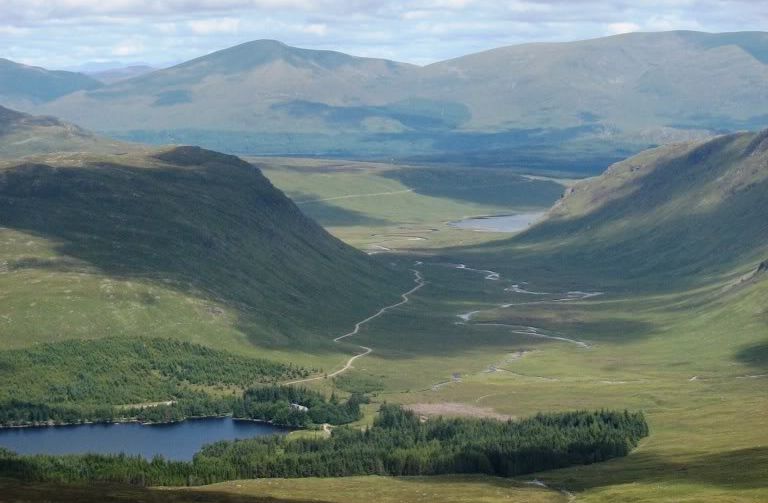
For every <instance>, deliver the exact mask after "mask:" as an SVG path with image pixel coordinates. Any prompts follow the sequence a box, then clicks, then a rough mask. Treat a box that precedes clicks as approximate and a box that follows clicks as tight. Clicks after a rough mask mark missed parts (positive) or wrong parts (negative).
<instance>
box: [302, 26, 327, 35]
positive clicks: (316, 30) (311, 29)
mask: <svg viewBox="0 0 768 503" xmlns="http://www.w3.org/2000/svg"><path fill="white" fill-rule="evenodd" d="M300 30H301V31H302V32H304V33H309V34H312V35H317V36H319V37H324V36H325V35H327V34H328V25H327V24H324V23H312V24H308V25H305V26H302V27H301V28H300Z"/></svg>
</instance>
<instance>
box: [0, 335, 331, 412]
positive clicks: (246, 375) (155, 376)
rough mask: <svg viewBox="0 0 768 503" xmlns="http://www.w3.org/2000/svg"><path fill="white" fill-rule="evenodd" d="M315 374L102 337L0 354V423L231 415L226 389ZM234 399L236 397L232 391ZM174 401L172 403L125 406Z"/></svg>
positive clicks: (178, 345)
mask: <svg viewBox="0 0 768 503" xmlns="http://www.w3.org/2000/svg"><path fill="white" fill-rule="evenodd" d="M314 372H317V370H316V369H306V368H302V367H298V366H295V365H292V364H283V363H278V362H274V361H270V360H266V359H262V358H251V357H246V356H242V355H236V354H233V353H229V352H226V351H220V350H216V349H211V348H208V347H205V346H201V345H198V344H191V343H188V342H183V341H177V340H173V339H159V338H149V337H147V338H144V337H137V338H130V337H108V338H103V339H98V340H87V341H84V340H71V341H62V342H56V343H48V344H40V345H37V346H34V347H31V348H25V349H16V350H9V351H0V425H4V426H10V425H29V424H39V423H48V422H53V423H78V422H85V421H89V422H111V421H114V420H119V419H125V418H133V419H137V420H140V421H171V420H179V419H182V418H183V417H190V416H204V415H219V414H221V413H231V412H232V407H233V405H232V403H231V402H232V400H229V399H225V398H214V397H213V396H212V395H209V394H208V393H205V392H203V391H202V390H204V389H205V390H212V391H213V390H215V391H217V393H216V395H217V396H221V395H222V394H223V393H221V392H223V391H225V390H229V389H231V388H240V389H247V388H249V387H252V386H255V385H275V384H276V383H279V382H280V381H286V380H293V379H299V378H302V377H306V376H308V375H309V374H310V373H314ZM233 398H235V397H234V396H233ZM165 401H174V402H176V405H174V406H173V407H165V408H164V407H159V408H144V409H142V408H134V409H130V408H129V407H126V405H129V404H139V403H147V402H165Z"/></svg>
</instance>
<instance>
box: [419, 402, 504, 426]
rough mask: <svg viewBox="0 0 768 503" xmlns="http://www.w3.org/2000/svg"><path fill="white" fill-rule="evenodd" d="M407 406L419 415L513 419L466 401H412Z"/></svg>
mask: <svg viewBox="0 0 768 503" xmlns="http://www.w3.org/2000/svg"><path fill="white" fill-rule="evenodd" d="M407 408H408V409H409V410H412V411H413V412H415V413H416V414H419V415H421V416H426V417H430V416H449V417H450V416H452V417H487V418H491V419H498V420H500V421H506V420H508V419H514V416H508V415H506V414H499V413H498V412H496V411H495V410H493V409H492V408H490V407H478V406H476V405H469V404H466V403H457V402H441V403H414V404H411V405H408V406H407Z"/></svg>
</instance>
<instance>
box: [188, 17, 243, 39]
mask: <svg viewBox="0 0 768 503" xmlns="http://www.w3.org/2000/svg"><path fill="white" fill-rule="evenodd" d="M187 26H189V29H190V30H192V33H196V34H197V35H211V34H213V33H237V32H238V31H240V20H239V19H235V18H220V19H198V20H195V21H189V22H188V23H187Z"/></svg>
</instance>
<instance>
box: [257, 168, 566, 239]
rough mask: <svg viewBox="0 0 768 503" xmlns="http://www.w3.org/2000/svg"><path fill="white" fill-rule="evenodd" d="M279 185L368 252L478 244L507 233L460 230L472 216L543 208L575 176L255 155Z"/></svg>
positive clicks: (307, 210)
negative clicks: (458, 222) (459, 222)
mask: <svg viewBox="0 0 768 503" xmlns="http://www.w3.org/2000/svg"><path fill="white" fill-rule="evenodd" d="M249 160H250V161H251V162H253V163H254V164H255V165H257V166H258V167H259V168H261V169H262V171H263V172H264V174H265V175H266V176H267V177H268V178H269V179H270V181H271V182H272V183H273V184H275V186H277V187H278V188H279V189H281V190H283V191H284V192H285V193H286V194H287V195H288V196H289V197H291V198H292V199H293V200H294V201H296V203H297V204H298V205H299V207H300V208H301V210H302V211H304V212H305V213H306V214H307V215H309V216H311V217H312V218H314V219H315V220H317V221H318V222H319V223H320V224H322V225H323V226H324V227H325V228H326V229H328V230H329V231H330V232H331V233H332V234H334V235H335V236H337V237H339V238H341V239H342V240H344V241H346V242H348V243H350V244H353V245H355V246H357V247H358V248H361V249H363V250H365V251H369V252H379V253H380V252H386V251H388V250H420V249H437V248H441V247H445V246H449V245H472V244H477V243H482V242H486V241H489V240H494V239H500V238H502V237H506V236H508V234H500V233H485V232H474V231H467V230H460V229H456V228H454V227H451V226H450V225H448V224H449V222H452V221H455V220H460V219H463V218H467V217H473V216H484V215H496V214H510V213H522V212H530V211H543V210H546V209H547V208H549V207H550V206H551V205H552V203H554V202H555V201H556V200H557V199H558V198H559V197H560V196H561V195H562V193H563V191H564V189H565V185H569V184H571V183H573V180H570V179H550V178H543V177H531V176H526V175H521V174H519V173H516V172H515V171H514V170H511V169H472V168H444V167H441V168H433V167H424V166H421V167H414V166H399V165H393V164H381V163H364V162H355V161H326V160H310V159H288V158H259V157H256V158H250V159H249Z"/></svg>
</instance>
